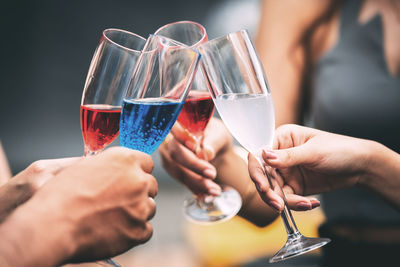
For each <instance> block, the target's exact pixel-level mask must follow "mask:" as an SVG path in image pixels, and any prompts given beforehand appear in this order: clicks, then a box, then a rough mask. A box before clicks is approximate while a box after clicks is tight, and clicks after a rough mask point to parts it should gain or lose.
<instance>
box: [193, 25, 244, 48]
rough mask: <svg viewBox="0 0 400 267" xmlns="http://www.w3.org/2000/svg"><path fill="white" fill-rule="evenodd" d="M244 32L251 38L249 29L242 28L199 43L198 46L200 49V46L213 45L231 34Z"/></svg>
mask: <svg viewBox="0 0 400 267" xmlns="http://www.w3.org/2000/svg"><path fill="white" fill-rule="evenodd" d="M243 33H244V34H245V35H247V36H248V37H249V39H250V35H249V32H248V30H246V29H242V30H238V31H236V32H231V33H228V34H225V35H222V36H219V37H217V38H214V39H212V40H209V41H207V42H205V43H204V44H201V45H199V47H198V48H199V49H200V48H203V47H206V46H209V45H211V44H213V43H218V42H220V41H222V40H223V39H228V38H229V37H230V36H233V35H237V34H243Z"/></svg>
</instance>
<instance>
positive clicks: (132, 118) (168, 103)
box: [119, 98, 185, 154]
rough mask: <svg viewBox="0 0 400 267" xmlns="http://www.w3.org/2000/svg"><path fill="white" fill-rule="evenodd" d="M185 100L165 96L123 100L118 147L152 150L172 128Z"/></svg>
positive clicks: (151, 151) (150, 151)
mask: <svg viewBox="0 0 400 267" xmlns="http://www.w3.org/2000/svg"><path fill="white" fill-rule="evenodd" d="M184 103H185V102H184V101H183V102H178V100H173V99H167V98H161V99H160V98H147V99H146V98H145V99H137V100H124V103H123V107H122V113H121V121H120V126H119V136H120V142H121V146H124V147H129V148H131V149H135V150H139V151H142V152H145V153H147V154H151V153H153V152H154V150H156V149H157V147H158V146H159V145H160V144H161V142H162V141H163V140H164V138H165V137H166V136H167V134H168V133H169V131H170V130H171V128H172V126H173V125H174V123H175V121H176V119H177V118H178V115H179V113H180V111H181V109H182V107H183V104H184Z"/></svg>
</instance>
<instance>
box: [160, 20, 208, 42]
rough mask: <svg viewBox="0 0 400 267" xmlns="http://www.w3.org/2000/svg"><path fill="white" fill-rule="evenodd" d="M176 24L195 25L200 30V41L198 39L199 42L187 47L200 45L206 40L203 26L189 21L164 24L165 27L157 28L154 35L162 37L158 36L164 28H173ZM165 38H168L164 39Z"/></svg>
mask: <svg viewBox="0 0 400 267" xmlns="http://www.w3.org/2000/svg"><path fill="white" fill-rule="evenodd" d="M177 24H190V25H195V26H196V27H197V28H199V29H200V31H201V33H202V37H201V39H200V40H199V41H197V42H196V43H194V44H193V45H191V46H189V47H194V46H198V45H199V44H201V42H203V41H204V40H205V39H207V31H206V28H205V27H204V26H203V25H201V24H200V23H198V22H195V21H191V20H180V21H176V22H172V23H168V24H165V25H163V26H161V27H160V28H158V29H157V30H156V31H155V33H154V34H155V35H159V36H163V35H161V34H159V32H160V31H162V30H164V29H166V28H168V27H171V26H173V25H177ZM163 37H165V36H163ZM165 38H168V37H165ZM169 39H171V38H169Z"/></svg>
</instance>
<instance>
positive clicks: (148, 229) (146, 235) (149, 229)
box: [141, 223, 153, 243]
mask: <svg viewBox="0 0 400 267" xmlns="http://www.w3.org/2000/svg"><path fill="white" fill-rule="evenodd" d="M152 236H153V226H152V225H151V224H150V223H146V224H145V228H144V231H143V236H142V240H141V243H146V242H147V241H149V240H150V238H151V237H152Z"/></svg>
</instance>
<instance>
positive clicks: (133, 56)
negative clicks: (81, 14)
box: [80, 29, 146, 266]
mask: <svg viewBox="0 0 400 267" xmlns="http://www.w3.org/2000/svg"><path fill="white" fill-rule="evenodd" d="M145 42H146V39H144V38H143V37H141V36H139V35H136V34H133V33H130V32H127V31H123V30H118V29H107V30H104V31H103V34H102V36H101V38H100V42H99V44H98V46H97V49H96V51H95V53H94V55H93V58H92V62H91V63H90V67H89V72H88V74H87V78H86V82H85V87H84V89H83V94H82V101H81V112H80V113H81V129H82V135H83V143H84V146H85V150H84V155H85V156H90V155H95V154H97V153H99V152H100V151H102V150H103V149H104V148H105V147H106V146H107V145H109V144H110V143H111V142H112V141H113V140H114V139H115V138H116V137H117V135H118V131H119V120H120V114H121V104H122V99H123V97H124V95H125V93H126V90H127V89H128V85H129V82H130V80H131V77H132V73H133V70H134V67H135V66H136V62H137V60H138V58H139V56H140V53H141V50H142V48H143V46H144V44H145ZM103 262H105V263H107V264H110V265H112V266H120V265H119V264H118V263H117V262H115V261H114V260H112V259H107V260H104V261H103ZM99 264H100V263H99Z"/></svg>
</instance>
